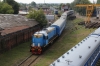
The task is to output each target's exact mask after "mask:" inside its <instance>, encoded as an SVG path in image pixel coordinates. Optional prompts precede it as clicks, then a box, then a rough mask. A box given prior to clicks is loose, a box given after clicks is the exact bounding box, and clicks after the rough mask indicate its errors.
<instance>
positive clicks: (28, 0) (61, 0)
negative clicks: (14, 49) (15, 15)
mask: <svg viewBox="0 0 100 66" xmlns="http://www.w3.org/2000/svg"><path fill="white" fill-rule="evenodd" d="M15 1H17V2H19V3H31V2H32V1H34V2H36V3H44V1H45V3H71V2H73V1H74V0H15ZM90 1H91V2H93V0H90ZM94 1H97V0H94Z"/></svg>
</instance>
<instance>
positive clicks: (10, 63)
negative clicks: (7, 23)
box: [0, 42, 30, 66]
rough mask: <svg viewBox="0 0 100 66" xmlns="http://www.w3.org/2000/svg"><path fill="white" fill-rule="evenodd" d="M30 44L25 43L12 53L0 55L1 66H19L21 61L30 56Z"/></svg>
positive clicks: (11, 51)
mask: <svg viewBox="0 0 100 66" xmlns="http://www.w3.org/2000/svg"><path fill="white" fill-rule="evenodd" d="M29 49H30V42H27V43H23V44H21V45H19V46H17V47H15V48H13V49H12V50H10V51H7V52H4V53H3V54H0V65H2V66H17V64H18V63H20V61H22V60H23V59H25V58H26V57H27V56H29V55H30V52H29Z"/></svg>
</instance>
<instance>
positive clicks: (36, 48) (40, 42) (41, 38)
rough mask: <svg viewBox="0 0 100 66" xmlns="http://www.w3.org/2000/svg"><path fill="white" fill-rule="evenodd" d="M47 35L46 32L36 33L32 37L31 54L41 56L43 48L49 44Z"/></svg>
mask: <svg viewBox="0 0 100 66" xmlns="http://www.w3.org/2000/svg"><path fill="white" fill-rule="evenodd" d="M47 39H48V37H47V34H45V33H44V31H41V32H38V33H35V34H34V35H33V37H32V45H31V52H32V53H33V54H41V52H42V48H43V47H44V46H45V45H46V43H47Z"/></svg>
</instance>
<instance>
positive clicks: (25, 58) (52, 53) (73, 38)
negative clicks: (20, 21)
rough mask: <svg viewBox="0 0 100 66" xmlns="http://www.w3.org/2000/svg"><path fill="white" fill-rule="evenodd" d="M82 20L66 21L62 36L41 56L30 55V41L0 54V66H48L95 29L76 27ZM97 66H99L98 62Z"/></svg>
mask: <svg viewBox="0 0 100 66" xmlns="http://www.w3.org/2000/svg"><path fill="white" fill-rule="evenodd" d="M83 20H84V19H82V18H80V16H77V18H76V19H74V20H68V22H67V25H66V29H64V31H63V33H62V35H61V36H60V37H59V38H58V39H57V40H56V41H55V42H53V44H52V45H51V46H50V47H49V48H48V49H47V50H46V51H45V52H44V53H43V54H42V55H31V53H30V52H29V51H30V45H31V40H30V41H29V42H25V43H23V44H20V45H18V46H17V47H15V48H12V49H11V50H10V51H7V52H4V53H2V54H0V59H1V60H0V64H1V65H2V66H49V65H50V64H51V63H52V62H53V61H54V60H56V59H57V58H58V57H60V56H61V55H62V54H64V53H65V52H67V51H68V50H69V49H70V48H72V47H73V46H75V45H76V44H77V43H78V42H80V41H81V40H82V39H84V38H85V37H86V36H88V35H89V34H90V33H91V32H93V31H94V30H95V29H96V28H90V29H88V28H85V27H84V26H83V25H82V26H81V25H78V23H79V22H82V21H83ZM62 47H63V48H62ZM97 66H100V64H99V62H98V63H97Z"/></svg>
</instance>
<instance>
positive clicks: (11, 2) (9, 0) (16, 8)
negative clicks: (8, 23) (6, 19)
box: [3, 0, 19, 14]
mask: <svg viewBox="0 0 100 66" xmlns="http://www.w3.org/2000/svg"><path fill="white" fill-rule="evenodd" d="M3 1H4V2H6V3H8V4H9V5H11V6H12V8H13V9H14V14H18V13H19V4H18V3H17V2H16V1H14V0H3Z"/></svg>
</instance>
